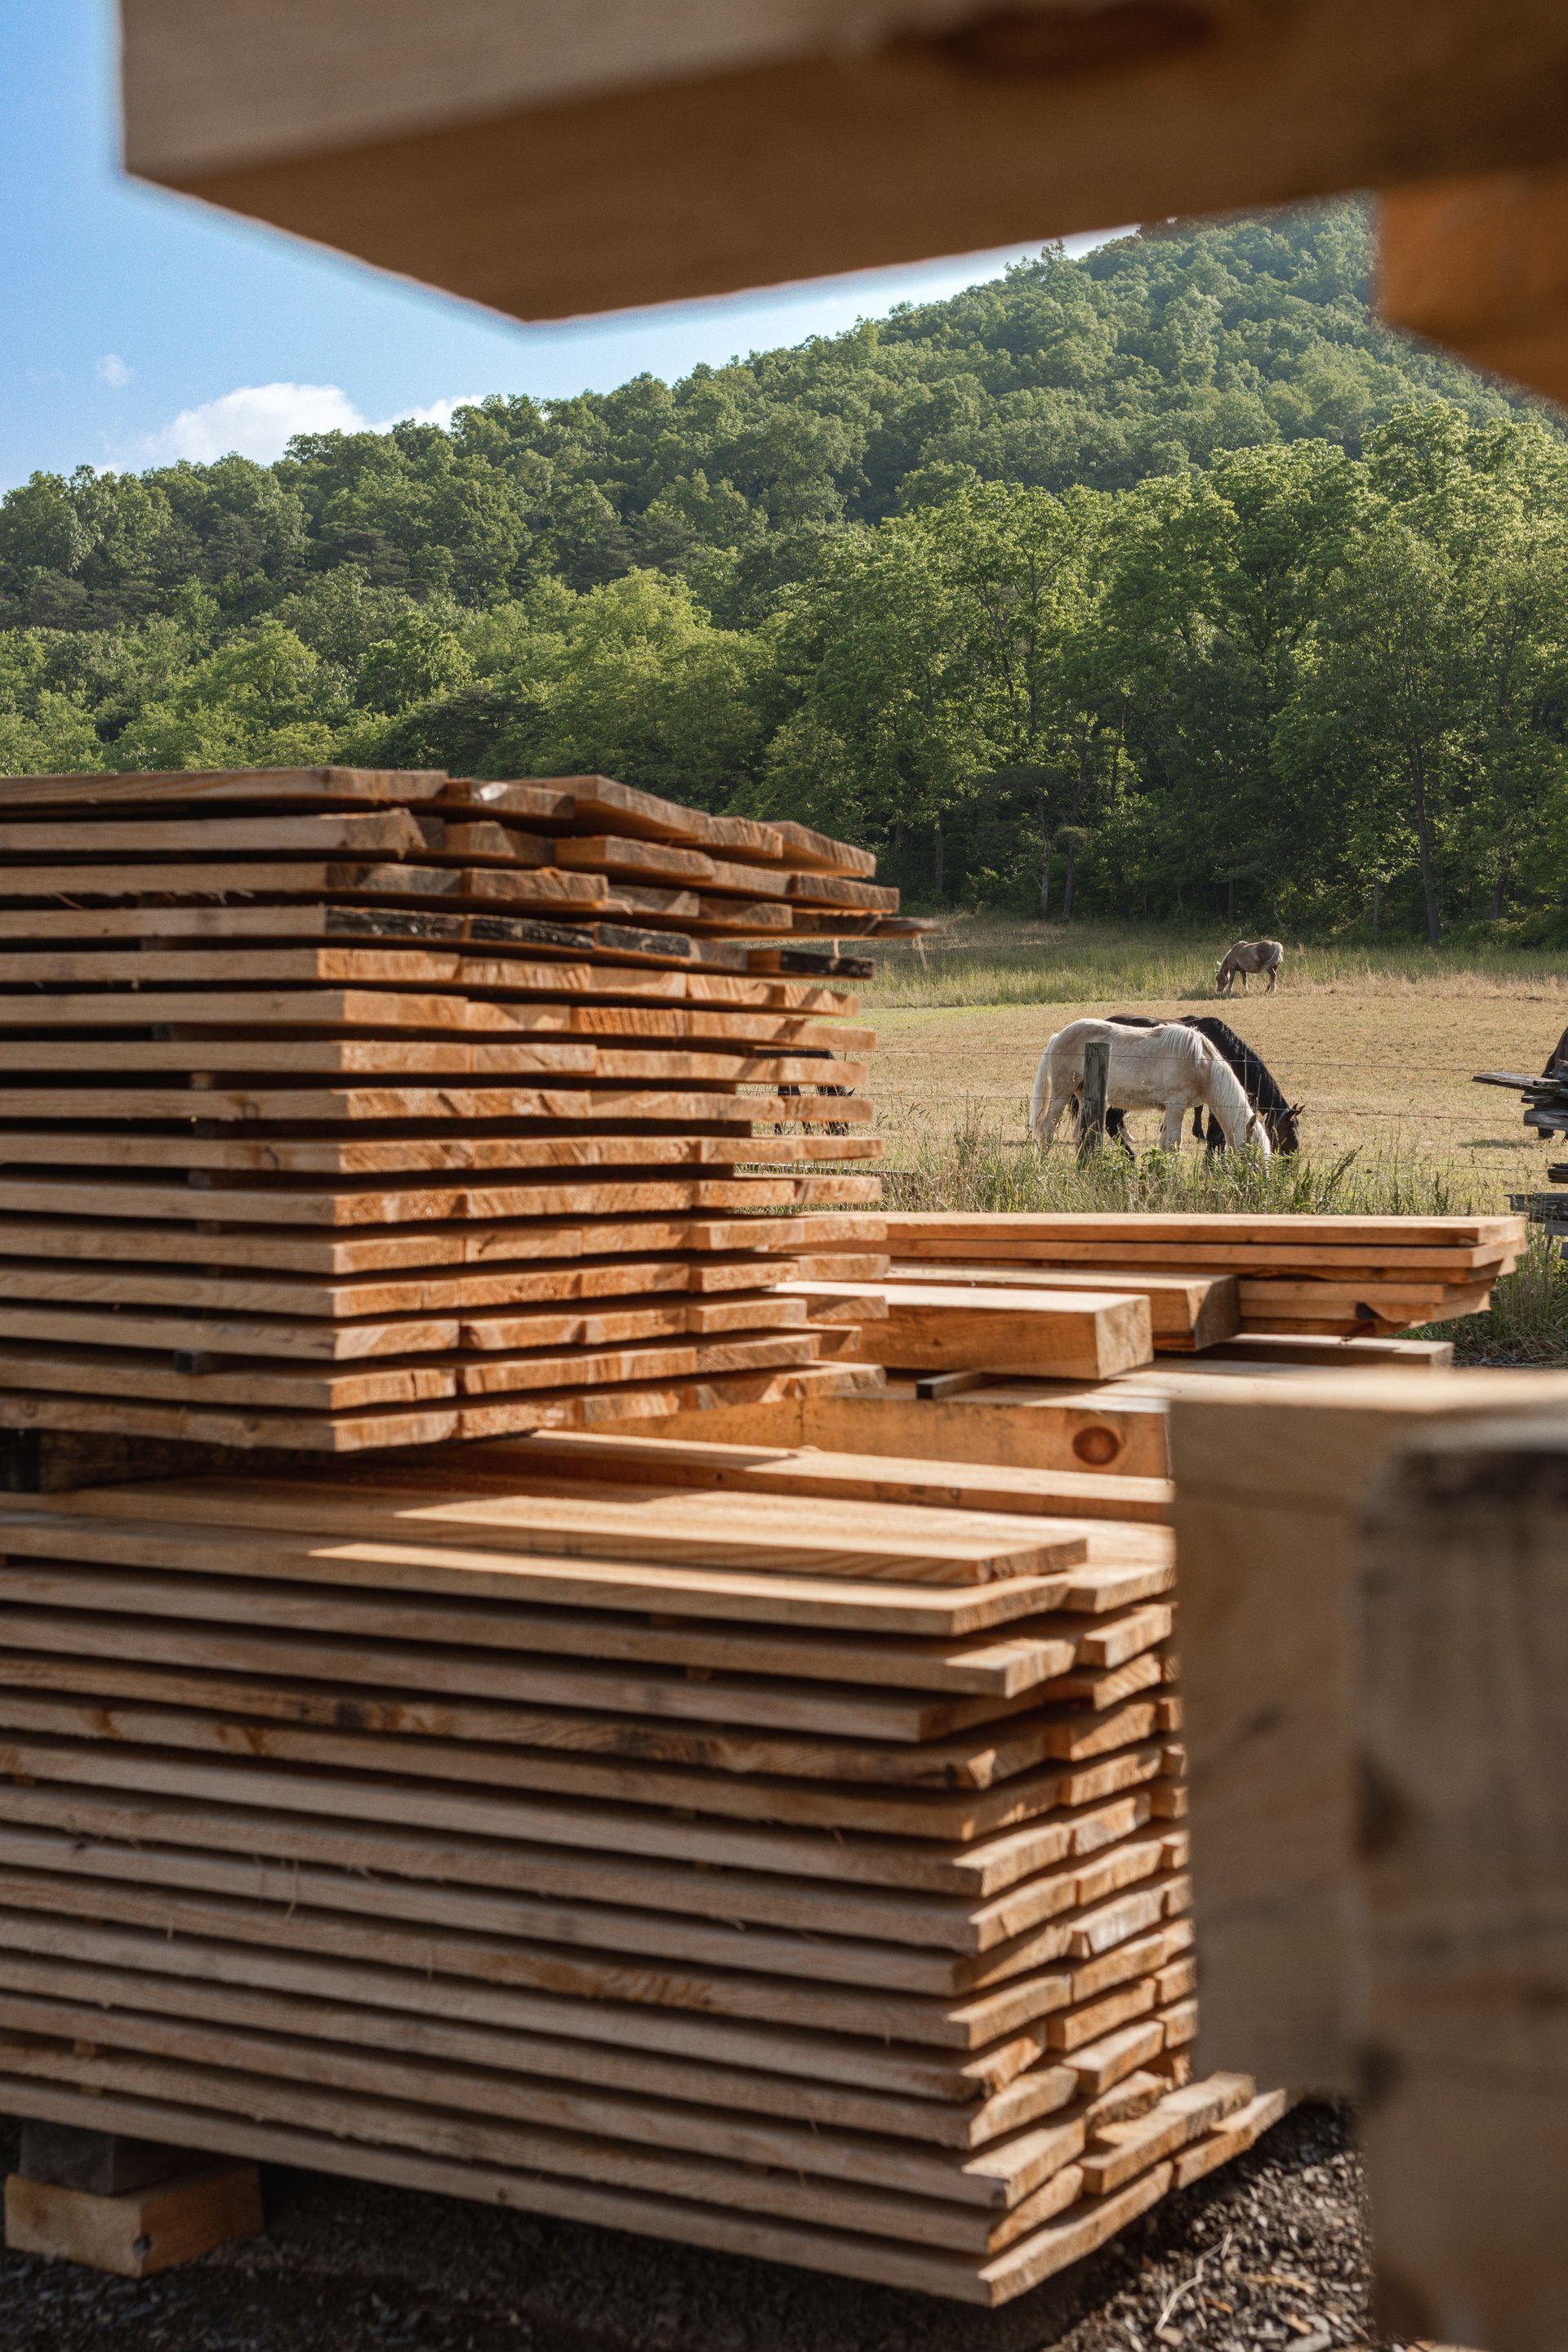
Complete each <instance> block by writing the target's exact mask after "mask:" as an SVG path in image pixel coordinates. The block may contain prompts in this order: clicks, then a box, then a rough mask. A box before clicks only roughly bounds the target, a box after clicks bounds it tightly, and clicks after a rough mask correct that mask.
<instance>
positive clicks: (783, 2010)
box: [0, 1837, 1152, 2074]
mask: <svg viewBox="0 0 1568 2352" xmlns="http://www.w3.org/2000/svg"><path fill="white" fill-rule="evenodd" d="M10 1843H12V1841H11V1840H10V1839H9V1837H7V1838H5V1844H6V1846H7V1848H8V1847H9V1845H10ZM91 1858H93V1859H96V1858H97V1850H94V1854H93V1856H92V1857H91ZM231 1867H232V1871H233V1874H234V1880H235V1884H236V1885H241V1884H242V1883H243V1880H244V1877H245V1872H244V1867H243V1865H242V1864H233V1865H231ZM216 1872H217V1865H216V1864H198V1865H195V1866H194V1867H193V1870H192V1872H191V1874H190V1876H191V1878H193V1879H194V1880H195V1887H196V1888H199V1885H200V1882H201V1880H202V1879H203V1878H205V1877H208V1876H212V1875H215V1874H216ZM0 1901H4V1902H5V1903H7V1904H11V1905H20V1906H26V1910H27V1912H28V1913H29V1914H38V1913H50V1914H53V1915H55V1916H63V1917H67V1918H77V1919H82V1920H90V1921H99V1920H103V1921H107V1922H109V1923H110V1924H125V1925H132V1926H140V1927H161V1928H162V1929H163V1931H164V1932H165V1933H167V1934H169V1935H170V1936H172V1937H177V1938H179V1939H180V1940H182V1941H183V1940H184V1938H185V1937H188V1936H192V1935H194V1936H197V1937H202V1938H204V1939H213V1938H216V1939H218V1940H222V1941H225V1942H229V1943H237V1944H248V1945H255V1946H258V1947H268V1948H277V1949H279V1950H282V1951H285V1952H288V1951H293V1950H303V1951H306V1952H309V1953H310V1955H311V1956H312V1957H316V1956H320V1955H322V1954H328V1953H331V1954H335V1955H336V1956H337V1957H338V1958H342V1959H344V1960H351V1961H354V1962H358V1963H363V1964H368V1965H373V1966H375V1967H380V1966H383V1965H386V1966H392V1967H396V1968H400V1969H424V1971H425V1973H426V1976H427V1977H431V1978H438V1977H447V1976H452V1977H458V1978H463V1979H476V1980H478V1981H479V1982H483V1983H489V1984H491V1985H494V1986H497V1987H500V1988H504V1989H506V1990H508V1991H513V1990H515V1991H516V1992H517V1993H519V1994H521V1995H527V1994H530V1993H548V1994H550V1995H552V1997H554V1998H555V1999H557V2000H559V1999H560V1998H561V1997H562V1996H566V1997H567V2005H568V2006H569V2008H570V2009H572V2010H575V2008H576V2006H577V2005H578V2003H579V2002H582V2003H585V2004H594V2005H597V2004H598V2003H600V2002H603V2001H614V2002H618V2003H623V2004H624V2003H628V2002H629V2003H634V2004H637V2003H641V2004H644V2005H647V2007H649V2008H652V2009H655V2010H658V2011H660V2012H661V2013H662V2012H663V2011H667V2010H668V2011H682V2010H686V2011H698V2012H700V2013H701V2014H703V2015H705V2016H718V2017H726V2018H731V2019H734V2020H735V2021H741V2022H749V2023H751V2024H752V2025H757V2024H763V2025H768V2026H778V2027H781V2028H784V2027H790V2028H795V2029H797V2030H798V2029H809V2030H811V2031H813V2032H819V2033H820V2034H821V2035H822V2036H824V2037H825V2038H826V2037H831V2038H832V2039H834V2040H837V2039H838V2038H839V2037H847V2038H849V2039H851V2040H853V2039H867V2038H871V2039H874V2038H875V2037H876V2036H877V2035H878V2034H879V2033H880V2034H882V2035H884V2036H885V2037H887V2038H889V2039H890V2040H892V2041H894V2042H903V2043H908V2044H910V2045H911V2047H913V2048H915V2049H918V2050H929V2051H932V2052H938V2051H945V2052H948V2053H953V2054H954V2055H963V2056H967V2057H969V2058H970V2059H972V2060H976V2059H978V2060H979V2061H980V2062H981V2063H984V2057H985V2053H987V2052H988V2051H989V2049H990V2047H991V2045H993V2044H999V2045H1005V2046H1006V2047H1008V2048H1009V2049H1011V2050H1013V2051H1014V2052H1015V2053H1016V2058H1017V2062H1018V2063H1005V2066H1004V2072H1005V2073H1006V2074H1013V2073H1016V2072H1018V2071H1020V2070H1021V2066H1022V2064H1023V2063H1028V2062H1029V2061H1032V2059H1033V2057H1034V2056H1035V2055H1037V2054H1038V2053H1040V2052H1041V2051H1043V2050H1045V2049H1046V2048H1047V2047H1058V2046H1059V2047H1064V2048H1065V2047H1070V2046H1071V2044H1072V2041H1073V2038H1074V2036H1075V2034H1077V2035H1079V2036H1080V2038H1086V2039H1087V2038H1089V2035H1088V2028H1089V2023H1090V2021H1092V2019H1093V2018H1095V2017H1097V2016H1098V2015H1099V2014H1100V2012H1102V2011H1103V2012H1104V2013H1106V2014H1107V2015H1109V2014H1110V2011H1111V2010H1112V2008H1113V2007H1117V2006H1118V2005H1119V2006H1120V2007H1121V2010H1123V2011H1128V2012H1129V2013H1131V2009H1132V2008H1137V2007H1138V2006H1140V2005H1141V2006H1142V2009H1143V2010H1145V2011H1146V2010H1147V2009H1148V2008H1149V2006H1150V2005H1151V2003H1152V1991H1151V1990H1150V1988H1149V1985H1148V1982H1147V1979H1142V1978H1140V1979H1138V1980H1137V1982H1136V1983H1135V1984H1133V1985H1131V1987H1124V1988H1121V1990H1118V1991H1117V1992H1116V1993H1114V1994H1111V1995H1107V1996H1105V1997H1103V1998H1101V1999H1100V2000H1096V2001H1094V2002H1091V2003H1089V2005H1087V2006H1083V2007H1079V2008H1076V2009H1075V2008H1073V2007H1072V2006H1071V2004H1072V2001H1073V1979H1074V1976H1075V1973H1081V1971H1079V1972H1075V1971H1074V1970H1073V1969H1072V1968H1071V1967H1070V1966H1067V1965H1063V1966H1060V1967H1058V1968H1055V1969H1044V1970H1037V1971H1035V1972H1034V1973H1032V1974H1030V1975H1028V1976H1026V1977H1025V1978H1023V1979H1020V1981H1019V1982H1018V1983H1017V1984H1016V1985H1015V1986H1008V1987H1004V1988H1002V1989H1000V1990H993V1991H984V1992H980V1993H976V1994H973V1995H967V1996H959V1997H957V1998H956V1999H955V1998H952V1997H944V1996H939V1995H931V1994H919V1993H905V1992H899V1991H883V1992H880V1993H879V1992H878V1991H877V1990H876V1989H875V1987H874V1986H872V1987H869V1988H868V1989H866V1990H859V1989H857V1988H855V1987H853V1986H848V1985H837V1986H835V1985H828V1984H822V1983H817V1984H805V1983H801V1984H795V1983H792V1982H791V1981H790V1980H788V1979H784V1978H782V1977H778V1976H764V1975H754V1974H750V1973H743V1972H742V1971H740V1970H736V1969H722V1968H719V1967H714V1966H711V1965H701V1964H697V1963H689V1964H687V1965H684V1966H681V1967H679V1968H676V1967H671V1966H665V1967H662V1968H661V1969H658V1971H657V1973H655V1972H651V1971H650V1970H649V1969H647V1965H646V1963H639V1962H638V1961H637V1958H636V1956H635V1954H634V1955H629V1956H628V1957H627V1958H625V1959H618V1958H615V1957H614V1956H613V1955H610V1954H605V1955H599V1954H595V1953H592V1952H582V1951H577V1950H574V1949H572V1948H566V1947H562V1946H556V1945H539V1944H530V1943H528V1942H525V1941H524V1940H523V1939H521V1937H515V1936H505V1937H498V1936H495V1935H494V1934H490V1935H484V1934H480V1933H477V1932H471V1931H469V1930H468V1929H467V1928H445V1927H439V1926H435V1925H432V1924H430V1923H429V1922H422V1923H411V1924H409V1925H408V1926H406V1927H404V1926H400V1925H398V1924H397V1923H395V1922H391V1921H386V1920H376V1919H368V1918H365V1919H362V1918H360V1917H358V1916H354V1915H353V1914H352V1913H350V1912H343V1911H337V1910H331V1909H323V1910H320V1911H317V1910H314V1909H306V1908H301V1909H300V1910H297V1911H293V1912H292V1913H291V1912H290V1910H289V1906H288V1905H287V1904H286V1903H283V1902H279V1901H276V1900H274V1901H271V1902H268V1903H256V1902H252V1901H249V1900H247V1898H246V1897H245V1896H244V1895H241V1894H216V1893H205V1892H201V1891H195V1889H193V1891H189V1892H187V1891H184V1882H183V1881H176V1880H174V1876H173V1864H171V1861H170V1859H169V1857H167V1856H166V1855H165V1854H163V1853H161V1852H160V1853H154V1854H153V1855H152V1856H151V1857H150V1859H149V1861H148V1865H147V1872H146V1875H145V1876H144V1877H143V1878H142V1880H141V1881H140V1882H139V1881H138V1880H137V1879H136V1877H135V1876H134V1875H133V1874H132V1875H128V1876H118V1875H117V1876H103V1875H97V1874H93V1875H89V1874H87V1873H86V1872H85V1871H83V1869H82V1868H81V1867H80V1866H78V1867H77V1868H75V1869H74V1870H73V1871H72V1872H71V1873H70V1874H60V1875H58V1876H57V1875H51V1874H46V1873H36V1874H19V1873H16V1872H14V1871H13V1870H11V1869H9V1868H6V1867H0ZM22 1932H23V1937H24V1938H25V1937H26V1933H27V1931H26V1930H23V1931H22ZM1128 1951H1129V1955H1130V1959H1129V1962H1128V1965H1130V1966H1136V1965H1137V1964H1138V1956H1137V1953H1136V1948H1135V1947H1131V1946H1130V1947H1129V1948H1128ZM564 2030H567V2031H570V2030H571V2027H570V2025H569V2024H568V2025H566V2026H565V2028H564ZM656 2046H658V2045H657V2044H656ZM817 2046H818V2048H819V2050H820V2049H821V2047H822V2045H821V2043H819V2044H818V2045H817ZM825 2063H828V2064H830V2063H831V2061H830V2060H826V2061H825Z"/></svg>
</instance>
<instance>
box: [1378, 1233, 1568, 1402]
mask: <svg viewBox="0 0 1568 2352" xmlns="http://www.w3.org/2000/svg"><path fill="white" fill-rule="evenodd" d="M1412 1336H1413V1337H1419V1338H1421V1339H1451V1340H1452V1341H1453V1343H1454V1360H1455V1362H1456V1363H1459V1364H1521V1365H1531V1366H1534V1367H1537V1368H1547V1367H1550V1366H1552V1365H1565V1364H1568V1260H1565V1259H1564V1257H1563V1246H1562V1244H1561V1243H1560V1242H1557V1241H1554V1240H1552V1237H1551V1235H1550V1234H1546V1233H1544V1232H1543V1231H1542V1228H1541V1227H1540V1226H1539V1225H1532V1226H1531V1229H1530V1239H1529V1242H1528V1243H1527V1244H1526V1246H1525V1252H1524V1255H1523V1256H1522V1257H1521V1259H1520V1262H1519V1265H1518V1266H1517V1267H1516V1268H1515V1270H1514V1272H1513V1273H1512V1274H1505V1275H1504V1276H1503V1278H1502V1280H1501V1281H1500V1283H1499V1284H1498V1286H1497V1288H1496V1289H1495V1290H1494V1291H1493V1292H1492V1303H1491V1305H1490V1307H1488V1309H1487V1311H1486V1313H1485V1314H1484V1315H1463V1316H1461V1317H1460V1318H1459V1319H1458V1322H1455V1323H1432V1324H1428V1325H1427V1327H1426V1329H1425V1330H1423V1331H1421V1332H1420V1333H1418V1334H1413V1335H1412Z"/></svg>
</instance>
